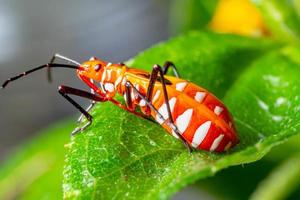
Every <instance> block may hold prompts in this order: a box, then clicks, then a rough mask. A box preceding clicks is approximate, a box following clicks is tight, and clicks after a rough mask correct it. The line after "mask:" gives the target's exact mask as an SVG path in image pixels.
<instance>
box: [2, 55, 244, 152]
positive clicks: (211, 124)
mask: <svg viewBox="0 0 300 200" xmlns="http://www.w3.org/2000/svg"><path fill="white" fill-rule="evenodd" d="M57 58H60V59H63V60H65V61H68V62H69V63H72V65H71V64H58V63H54V61H55V59H57ZM55 67H62V68H71V69H76V73H77V75H78V77H79V78H80V79H81V80H82V81H83V82H84V83H86V84H87V85H88V86H89V87H90V88H91V91H90V92H87V91H83V90H79V89H76V88H72V87H68V86H64V85H61V86H59V89H58V92H59V93H60V94H61V95H62V96H63V97H64V98H65V99H66V100H68V101H69V102H70V103H71V104H72V105H73V106H75V107H76V108H77V109H78V110H79V111H80V112H81V113H82V115H81V117H80V118H79V121H80V120H81V119H82V117H83V116H85V117H86V119H87V121H88V123H87V124H86V125H84V126H83V127H81V128H76V129H75V130H74V131H73V132H72V135H74V134H76V133H78V132H80V131H82V130H84V129H85V128H87V127H88V126H89V125H90V124H91V123H92V119H93V118H92V116H91V115H90V114H89V110H90V109H91V108H92V107H93V105H94V104H95V103H96V102H106V101H110V102H112V103H113V104H115V105H117V106H119V107H121V108H123V109H125V110H127V111H129V112H131V113H133V114H135V115H137V116H140V117H144V118H147V119H149V117H152V118H153V119H154V120H155V121H156V122H158V123H159V124H160V125H161V126H163V127H164V128H165V129H166V130H167V131H168V132H169V133H170V134H172V135H173V136H175V137H176V138H178V139H180V140H181V141H182V142H183V144H184V145H185V146H186V147H187V148H188V150H189V151H191V150H192V149H193V148H195V149H201V150H208V151H214V152H222V151H226V150H227V149H229V148H230V147H233V146H234V145H235V144H237V143H238V142H239V139H238V136H237V133H236V129H235V126H234V123H233V120H232V117H231V115H230V113H229V111H228V110H227V108H226V107H225V106H224V104H223V103H222V102H221V101H220V100H219V99H218V98H217V97H215V96H214V95H213V94H211V93H210V92H208V91H207V90H205V89H203V88H201V87H199V86H197V85H195V84H193V83H191V82H188V81H186V80H183V79H180V78H179V73H178V71H177V69H176V67H175V65H174V64H173V63H171V62H166V63H165V64H164V66H163V67H160V66H159V65H154V66H153V69H152V72H151V73H147V72H145V71H143V70H139V69H134V68H129V67H127V66H126V65H124V64H111V63H107V62H104V61H102V60H99V59H97V58H95V57H92V58H91V59H90V60H89V61H86V62H84V63H82V64H80V63H78V62H76V61H74V60H72V59H69V58H66V57H64V56H62V55H59V54H55V55H54V56H53V57H52V59H51V61H50V62H49V63H48V64H46V65H42V66H40V67H37V68H34V69H31V70H29V71H26V72H24V73H22V74H20V75H18V76H15V77H12V78H10V79H8V80H6V81H5V82H4V83H3V85H2V88H5V87H6V86H7V84H8V83H10V82H11V81H14V80H16V79H18V78H21V77H23V76H25V75H27V74H30V73H32V72H34V71H37V70H40V69H43V68H47V69H48V79H49V80H50V81H51V71H50V70H51V68H55ZM170 67H171V68H172V69H173V71H174V74H175V77H173V76H167V75H166V74H167V71H168V69H169V68H170ZM116 94H120V95H122V96H124V99H125V103H126V105H123V104H122V103H120V102H118V101H117V100H115V98H114V97H115V96H116ZM69 95H76V96H80V97H84V98H87V99H90V100H91V101H92V104H91V105H90V106H89V107H88V108H87V109H86V110H85V109H83V108H82V107H81V106H80V105H79V104H78V103H76V102H75V101H74V100H73V99H72V98H71V97H70V96H69ZM137 106H138V107H140V110H141V112H137V111H136V107H137Z"/></svg>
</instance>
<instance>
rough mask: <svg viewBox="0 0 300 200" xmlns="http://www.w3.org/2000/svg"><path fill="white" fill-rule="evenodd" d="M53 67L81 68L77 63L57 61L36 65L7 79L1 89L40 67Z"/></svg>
mask: <svg viewBox="0 0 300 200" xmlns="http://www.w3.org/2000/svg"><path fill="white" fill-rule="evenodd" d="M53 67H61V68H70V69H80V66H76V65H69V64H57V63H48V64H46V65H41V66H39V67H36V68H33V69H31V70H28V71H25V72H23V73H21V74H19V75H17V76H14V77H11V78H9V79H7V80H6V81H5V82H4V83H3V84H2V87H1V89H4V88H5V87H6V86H7V84H8V83H10V82H12V81H15V80H17V79H19V78H21V77H23V76H26V75H28V74H30V73H32V72H35V71H38V70H40V69H43V68H53Z"/></svg>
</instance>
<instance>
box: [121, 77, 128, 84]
mask: <svg viewBox="0 0 300 200" xmlns="http://www.w3.org/2000/svg"><path fill="white" fill-rule="evenodd" d="M126 82H127V79H126V78H123V80H122V85H124V86H125V84H126Z"/></svg>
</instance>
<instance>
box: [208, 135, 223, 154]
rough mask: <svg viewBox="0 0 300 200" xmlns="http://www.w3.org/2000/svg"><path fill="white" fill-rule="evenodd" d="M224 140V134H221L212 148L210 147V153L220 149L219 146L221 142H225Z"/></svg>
mask: <svg viewBox="0 0 300 200" xmlns="http://www.w3.org/2000/svg"><path fill="white" fill-rule="evenodd" d="M223 138H224V134H221V135H219V136H218V137H217V138H216V139H215V140H214V142H213V143H212V145H211V147H210V149H209V150H210V151H214V150H216V149H217V148H218V146H219V144H220V143H221V141H222V140H223Z"/></svg>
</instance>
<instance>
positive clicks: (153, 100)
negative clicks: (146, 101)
mask: <svg viewBox="0 0 300 200" xmlns="http://www.w3.org/2000/svg"><path fill="white" fill-rule="evenodd" d="M159 95H160V90H157V91H156V92H155V95H154V97H153V99H152V103H154V102H155V101H156V100H157V99H158V97H159Z"/></svg>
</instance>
